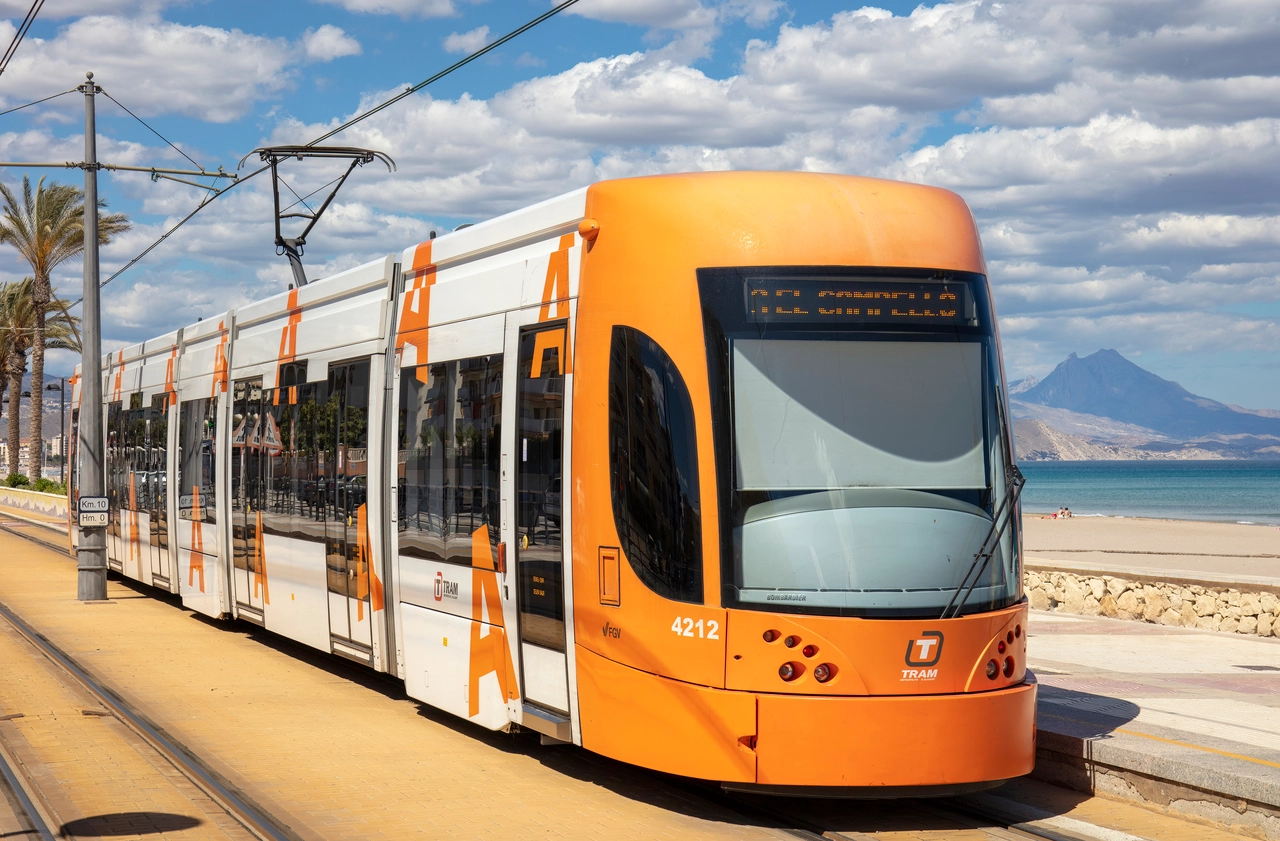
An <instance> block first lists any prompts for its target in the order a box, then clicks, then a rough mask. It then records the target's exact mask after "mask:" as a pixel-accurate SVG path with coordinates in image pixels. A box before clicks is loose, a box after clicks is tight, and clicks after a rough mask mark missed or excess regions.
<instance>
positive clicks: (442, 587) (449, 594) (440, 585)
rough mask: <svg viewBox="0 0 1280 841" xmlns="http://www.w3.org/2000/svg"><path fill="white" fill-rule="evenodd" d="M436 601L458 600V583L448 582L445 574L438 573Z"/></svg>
mask: <svg viewBox="0 0 1280 841" xmlns="http://www.w3.org/2000/svg"><path fill="white" fill-rule="evenodd" d="M435 596H436V601H440V600H441V599H456V598H458V582H456V581H446V580H445V578H444V573H443V572H437V573H436V592H435Z"/></svg>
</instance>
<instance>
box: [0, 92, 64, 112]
mask: <svg viewBox="0 0 1280 841" xmlns="http://www.w3.org/2000/svg"><path fill="white" fill-rule="evenodd" d="M69 93H76V89H75V88H71V89H70V90H65V91H63V92H62V93H55V94H54V95H53V96H46V97H45V98H44V99H37V100H36V101H34V102H28V103H27V104H26V105H18V106H15V107H13V108H10V109H9V110H7V111H0V117H3V116H4V115H5V114H12V113H13V112H14V111H21V110H22V109H23V108H30V107H31V106H32V105H39V104H40V103H41V102H48V101H49V100H51V99H57V98H58V97H60V96H66V95H67V94H69Z"/></svg>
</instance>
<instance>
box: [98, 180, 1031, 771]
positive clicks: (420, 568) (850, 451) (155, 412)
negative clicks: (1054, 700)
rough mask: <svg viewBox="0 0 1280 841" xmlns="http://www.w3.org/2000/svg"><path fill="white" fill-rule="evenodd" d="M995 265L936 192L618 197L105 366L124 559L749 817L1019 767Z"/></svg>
mask: <svg viewBox="0 0 1280 841" xmlns="http://www.w3.org/2000/svg"><path fill="white" fill-rule="evenodd" d="M985 275H986V266H985V262H984V259H983V254H982V247H981V244H980V243H979V239H978V235H977V231H976V228H975V225H974V221H973V217H972V215H971V214H970V211H969V209H968V208H967V207H966V205H965V204H964V202H963V201H962V200H961V199H960V198H959V197H958V196H956V195H954V194H952V193H950V192H947V191H945V190H940V189H934V188H930V187H924V186H918V185H911V184H902V183H896V182H891V181H882V180H875V179H867V178H856V177H847V176H835V175H821V174H808V173H761V172H735V173H699V174H690V175H672V176H659V177H648V178H634V179H625V180H617V181H606V182H601V183H597V184H594V185H592V186H590V187H588V188H586V189H583V190H578V191H576V192H573V193H569V194H567V195H564V196H561V197H559V198H555V199H552V200H550V201H546V202H543V203H541V204H537V205H534V206H532V207H528V208H525V209H523V210H519V211H516V212H514V213H510V214H507V215H505V216H502V217H499V218H496V219H492V220H490V221H487V222H483V223H480V224H477V225H474V226H470V227H466V228H463V229H460V230H458V231H455V232H453V233H450V234H447V235H444V236H441V237H439V238H438V239H431V240H429V241H427V242H423V243H419V244H417V245H414V246H412V247H410V248H407V249H405V250H404V251H403V252H402V253H400V254H393V255H389V256H387V257H386V258H385V259H382V260H378V261H376V262H373V263H369V264H367V265H364V266H361V267H359V268H356V269H352V270H350V271H347V272H343V273H341V274H338V275H335V276H333V277H329V278H326V279H323V280H319V281H316V282H314V283H311V284H308V285H306V286H304V287H301V288H298V289H293V290H291V291H289V292H288V293H287V294H281V295H277V296H275V297H273V298H269V299H267V300H265V301H260V302H257V303H254V304H250V305H248V306H244V307H241V308H238V309H235V310H233V311H229V312H226V313H223V314H222V315H217V316H214V317H212V318H206V319H204V320H202V321H200V322H199V323H197V324H194V325H192V326H189V327H185V328H183V329H181V330H178V331H176V332H173V333H170V334H168V335H165V336H161V337H160V338H157V339H153V340H151V341H148V342H144V343H142V344H139V345H134V346H132V347H128V348H125V349H123V350H121V351H119V352H118V353H113V354H110V355H108V357H106V358H105V359H104V377H103V381H104V394H105V401H106V404H107V405H106V408H105V412H106V416H105V430H106V433H105V434H106V442H105V443H106V454H107V455H106V471H107V476H106V481H107V488H108V493H109V496H110V498H111V512H112V513H111V526H110V529H109V537H108V553H109V559H110V560H109V562H110V565H111V567H112V568H113V569H115V570H116V571H118V572H120V573H122V574H123V575H125V576H127V577H129V578H132V579H135V580H137V581H140V582H142V583H144V584H148V585H152V586H155V587H157V588H160V589H162V590H167V591H169V592H172V593H177V594H180V595H181V597H182V600H183V604H184V605H186V606H187V607H189V608H190V609H192V610H194V611H198V612H200V613H202V614H206V615H208V616H212V617H230V618H237V619H242V620H245V621H247V622H252V623H255V624H258V625H261V626H263V627H265V628H266V629H267V630H269V631H273V632H276V633H279V634H281V635H283V636H286V637H289V638H291V639H294V640H297V641H299V642H302V643H305V644H307V645H310V646H314V647H315V648H318V649H320V650H321V651H325V652H330V653H332V654H335V655H339V656H342V657H346V658H350V659H352V660H356V661H359V662H361V663H364V664H367V665H368V666H369V667H370V668H372V669H376V670H378V671H383V672H388V673H390V674H392V675H396V676H398V677H400V678H402V679H403V680H404V683H405V687H406V690H407V692H408V694H409V695H410V696H412V697H414V698H416V699H419V700H421V701H423V702H425V703H427V704H430V705H432V706H435V707H438V708H440V709H442V710H446V711H448V712H451V713H453V714H455V715H458V716H461V717H463V718H465V719H467V720H469V721H472V722H474V723H476V724H478V725H480V726H482V727H486V728H489V729H494V730H503V729H509V728H511V727H512V725H513V724H514V725H519V726H521V727H525V728H530V729H532V730H535V731H538V732H540V733H542V734H544V735H545V736H547V737H550V738H552V739H557V740H561V741H564V742H572V743H575V744H579V745H582V746H583V747H584V748H586V749H588V750H591V751H595V752H597V753H601V754H604V755H607V756H610V757H614V758H616V759H619V760H622V761H625V762H629V763H633V764H636V765H641V766H645V767H649V768H654V769H658V770H661V771H666V772H671V773H674V774H680V775H686V776H690V777H697V778H702V779H707V780H714V781H719V782H721V783H722V784H724V785H726V786H728V787H733V788H738V789H753V790H760V791H776V792H810V793H818V794H834V795H855V794H862V795H873V796H874V795H895V794H903V793H910V794H922V793H948V792H957V791H964V790H972V789H975V788H981V787H985V786H988V785H991V784H994V783H996V782H998V781H1002V780H1005V779H1009V778H1011V777H1016V776H1019V775H1022V774H1026V773H1028V772H1029V771H1030V770H1031V768H1032V764H1033V758H1034V751H1035V717H1034V714H1035V696H1036V686H1035V682H1034V678H1033V677H1032V676H1031V674H1030V673H1029V672H1028V671H1027V669H1026V624H1027V605H1026V601H1025V599H1024V598H1023V595H1022V586H1021V559H1020V533H1019V524H1018V522H1017V516H1016V513H1017V504H1016V488H1017V485H1018V481H1019V479H1018V474H1017V470H1016V467H1015V466H1014V464H1013V447H1012V440H1011V437H1010V430H1009V422H1008V417H1007V412H1006V405H1007V396H1006V394H1005V386H1004V377H1003V371H1002V365H1001V357H1000V345H999V339H998V334H997V330H996V322H995V313H994V309H993V307H992V303H991V296H990V291H989V286H988V283H987V280H986V277H985ZM77 396H78V395H77ZM944 615H945V616H946V618H942V617H943V616H944Z"/></svg>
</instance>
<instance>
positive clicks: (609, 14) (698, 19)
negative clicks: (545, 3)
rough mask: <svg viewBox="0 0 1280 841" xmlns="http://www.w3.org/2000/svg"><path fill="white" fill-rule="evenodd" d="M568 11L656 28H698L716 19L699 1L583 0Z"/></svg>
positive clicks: (711, 23)
mask: <svg viewBox="0 0 1280 841" xmlns="http://www.w3.org/2000/svg"><path fill="white" fill-rule="evenodd" d="M567 11H568V12H569V13H570V14H574V15H581V16H582V17H585V18H591V19H593V20H602V21H608V22H611V23H631V24H637V25H639V26H651V27H654V28H655V29H696V28H700V27H707V26H712V25H714V24H715V22H716V10H715V9H714V8H708V7H706V6H704V5H702V3H701V2H700V0H580V2H578V3H577V4H575V5H573V6H570V7H569V9H568V10H567Z"/></svg>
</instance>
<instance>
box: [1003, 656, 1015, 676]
mask: <svg viewBox="0 0 1280 841" xmlns="http://www.w3.org/2000/svg"><path fill="white" fill-rule="evenodd" d="M1004 676H1005V677H1013V658H1012V657H1006V658H1004Z"/></svg>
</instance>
